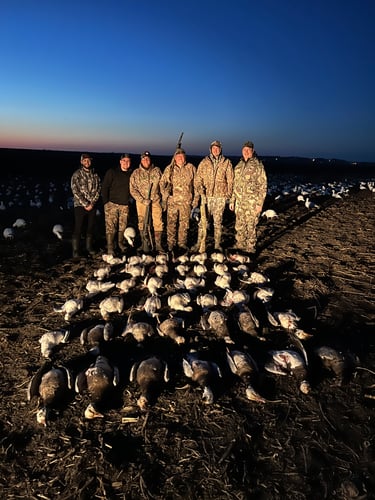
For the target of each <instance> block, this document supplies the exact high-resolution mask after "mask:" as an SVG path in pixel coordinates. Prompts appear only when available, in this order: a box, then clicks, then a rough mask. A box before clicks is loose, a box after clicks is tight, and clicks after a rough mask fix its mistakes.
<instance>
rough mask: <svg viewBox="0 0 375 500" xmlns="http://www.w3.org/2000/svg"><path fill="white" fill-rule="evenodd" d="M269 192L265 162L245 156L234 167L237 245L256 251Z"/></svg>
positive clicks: (233, 200)
mask: <svg viewBox="0 0 375 500" xmlns="http://www.w3.org/2000/svg"><path fill="white" fill-rule="evenodd" d="M266 194H267V176H266V172H265V170H264V166H263V163H262V162H261V161H260V160H259V159H258V158H256V157H252V158H249V159H248V160H247V161H245V160H244V159H243V158H241V160H240V161H239V163H238V164H237V165H236V166H235V168H234V182H233V194H232V198H231V203H233V204H234V211H235V214H236V222H235V231H236V246H237V248H238V249H240V250H244V251H246V252H254V250H255V245H256V240H257V237H256V227H257V224H258V221H259V217H260V213H261V211H262V207H263V203H264V200H265V198H266Z"/></svg>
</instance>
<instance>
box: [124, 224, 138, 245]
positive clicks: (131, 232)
mask: <svg viewBox="0 0 375 500" xmlns="http://www.w3.org/2000/svg"><path fill="white" fill-rule="evenodd" d="M135 237H136V232H135V229H134V227H131V226H128V227H127V228H126V229H125V231H124V238H125V240H126V241H127V243H128V245H129V246H131V247H134V241H135Z"/></svg>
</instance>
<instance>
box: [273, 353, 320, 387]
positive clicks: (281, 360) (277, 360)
mask: <svg viewBox="0 0 375 500" xmlns="http://www.w3.org/2000/svg"><path fill="white" fill-rule="evenodd" d="M268 354H269V361H267V362H266V363H265V365H264V368H265V370H267V371H268V372H270V373H274V374H275V375H292V376H294V377H295V378H296V379H297V381H298V382H299V389H300V391H301V392H302V393H303V394H308V393H309V392H310V389H311V387H310V383H309V382H308V380H307V367H306V364H305V361H304V359H303V358H302V356H301V355H300V354H299V353H298V352H296V351H293V350H291V349H281V350H271V351H269V352H268Z"/></svg>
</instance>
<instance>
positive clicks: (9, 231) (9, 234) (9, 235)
mask: <svg viewBox="0 0 375 500" xmlns="http://www.w3.org/2000/svg"><path fill="white" fill-rule="evenodd" d="M14 235H15V233H14V229H13V228H12V227H6V228H5V229H4V231H3V236H4V239H6V240H14Z"/></svg>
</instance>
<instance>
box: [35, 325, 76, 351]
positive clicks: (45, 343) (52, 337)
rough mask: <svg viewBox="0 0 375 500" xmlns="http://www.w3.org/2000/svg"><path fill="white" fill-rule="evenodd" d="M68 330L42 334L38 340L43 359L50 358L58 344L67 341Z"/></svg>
mask: <svg viewBox="0 0 375 500" xmlns="http://www.w3.org/2000/svg"><path fill="white" fill-rule="evenodd" d="M69 334H70V332H69V330H56V331H53V332H46V333H44V334H43V335H42V336H41V337H40V339H39V343H40V351H41V353H42V356H43V357H44V358H50V357H51V354H52V352H53V351H54V350H55V349H56V347H57V346H58V345H59V344H66V343H67V341H68V339H69Z"/></svg>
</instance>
